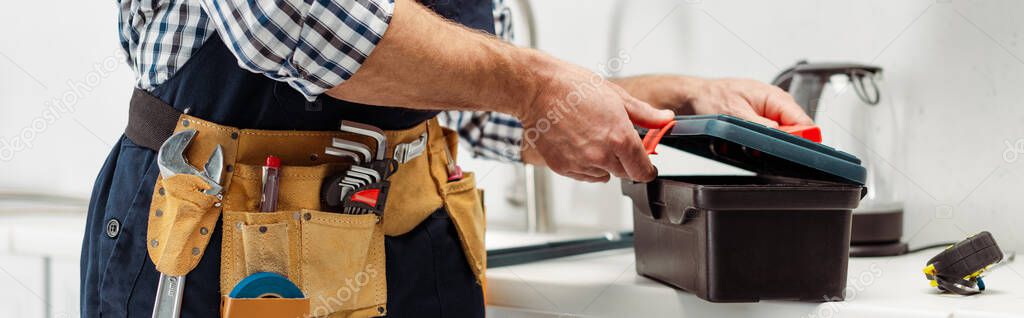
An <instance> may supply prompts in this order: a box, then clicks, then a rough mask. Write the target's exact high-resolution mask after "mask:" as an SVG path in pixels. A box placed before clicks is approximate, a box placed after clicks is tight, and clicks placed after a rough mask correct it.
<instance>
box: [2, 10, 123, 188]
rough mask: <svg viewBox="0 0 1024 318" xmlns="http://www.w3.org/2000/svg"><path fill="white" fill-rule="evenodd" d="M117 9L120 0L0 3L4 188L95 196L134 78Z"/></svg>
mask: <svg viewBox="0 0 1024 318" xmlns="http://www.w3.org/2000/svg"><path fill="white" fill-rule="evenodd" d="M116 16H117V8H116V3H115V2H114V1H60V2H58V3H50V4H47V5H45V6H44V5H40V4H39V3H36V2H14V3H10V4H8V7H7V8H6V9H5V10H0V29H2V30H4V31H3V35H4V40H3V41H0V74H2V75H0V189H4V188H8V189H10V188H15V189H18V190H22V191H45V192H48V193H57V194H67V195H74V196H78V197H88V193H89V190H90V189H91V188H92V180H93V179H94V178H95V177H96V172H97V171H99V167H100V164H101V163H102V162H103V159H104V158H105V157H106V154H107V153H108V152H109V151H110V147H111V145H112V144H113V143H114V142H116V141H117V137H118V136H119V135H120V133H121V132H122V131H123V130H124V125H125V121H126V119H127V109H128V107H127V106H128V104H127V101H128V96H129V95H130V93H131V88H132V83H133V80H132V76H131V72H130V71H129V69H128V66H127V65H126V64H125V63H124V57H123V55H121V53H120V46H119V45H118V42H117V29H116V28H117V20H116Z"/></svg>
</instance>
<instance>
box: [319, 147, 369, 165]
mask: <svg viewBox="0 0 1024 318" xmlns="http://www.w3.org/2000/svg"><path fill="white" fill-rule="evenodd" d="M324 153H325V154H327V155H329V156H335V157H342V158H352V162H354V163H355V164H360V163H362V162H363V160H362V159H361V158H359V154H357V153H355V152H353V151H349V150H345V149H338V148H334V147H327V148H324Z"/></svg>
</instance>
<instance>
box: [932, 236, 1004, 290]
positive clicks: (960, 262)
mask: <svg viewBox="0 0 1024 318" xmlns="http://www.w3.org/2000/svg"><path fill="white" fill-rule="evenodd" d="M1002 260H1003V251H1002V250H1000V249H999V245H997V244H996V240H995V238H993V237H992V234H991V233H989V232H987V231H983V232H981V233H978V234H975V235H973V236H971V237H968V238H967V239H965V240H963V241H961V242H959V243H956V244H953V245H951V246H949V247H947V248H946V249H945V250H942V252H940V253H939V254H938V255H935V257H932V258H931V259H929V260H928V265H927V266H925V268H924V275H925V277H926V278H928V280H929V281H930V283H931V285H932V287H936V288H938V289H939V290H941V291H948V292H951V293H955V294H959V295H973V294H977V293H980V292H982V291H984V290H985V282H984V281H983V280H982V276H984V275H985V272H986V271H988V270H990V269H992V267H993V266H995V265H996V264H998V263H999V262H1001V261H1002Z"/></svg>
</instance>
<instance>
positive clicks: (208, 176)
mask: <svg viewBox="0 0 1024 318" xmlns="http://www.w3.org/2000/svg"><path fill="white" fill-rule="evenodd" d="M195 135H196V131H195V130H192V129H189V130H183V131H179V132H177V133H174V135H171V137H170V138H167V141H164V144H163V145H161V146H160V150H159V151H158V152H157V166H158V167H159V168H160V176H161V177H162V178H164V179H166V178H170V177H171V176H174V175H178V174H189V175H194V176H198V177H199V178H201V179H203V181H205V182H206V184H207V185H208V186H209V187H210V188H209V189H207V190H205V191H203V193H206V194H208V195H216V196H218V198H219V197H220V193H221V190H223V188H222V187H221V185H220V179H221V175H222V174H223V171H224V150H223V149H222V148H221V146H220V145H217V148H216V149H214V150H213V153H211V154H210V158H209V160H207V162H206V165H205V166H204V167H203V171H199V169H196V168H195V167H193V166H192V165H191V164H189V163H188V161H187V160H186V159H185V149H187V148H188V145H189V143H191V142H192V137H194V136H195ZM184 292H185V276H184V275H182V276H169V275H166V274H164V273H160V281H159V283H158V284H157V288H156V300H155V301H154V302H153V316H152V317H153V318H176V317H178V316H180V315H181V300H182V296H183V295H184Z"/></svg>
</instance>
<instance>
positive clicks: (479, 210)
mask: <svg viewBox="0 0 1024 318" xmlns="http://www.w3.org/2000/svg"><path fill="white" fill-rule="evenodd" d="M445 190H446V198H445V208H446V209H447V210H448V214H449V216H450V217H451V218H452V221H453V222H454V223H455V228H456V230H457V231H458V233H459V238H460V239H461V240H460V241H462V248H463V250H465V251H466V253H465V254H466V261H468V263H469V265H470V268H471V269H472V270H473V274H475V275H476V278H477V282H481V283H482V282H483V281H484V270H485V269H486V268H487V250H486V248H485V246H484V232H485V223H486V222H484V219H485V211H484V205H483V192H482V191H481V190H479V189H477V188H476V178H475V176H474V175H473V173H472V172H466V173H465V174H464V175H463V177H462V179H461V180H458V181H454V182H449V183H448V184H447V187H446V188H445Z"/></svg>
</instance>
